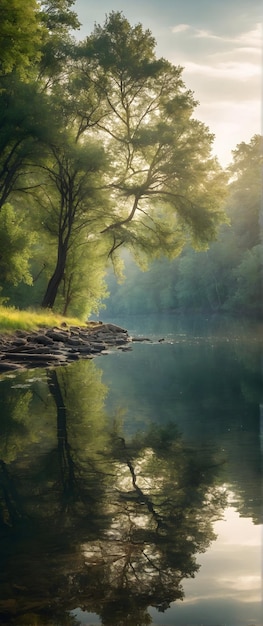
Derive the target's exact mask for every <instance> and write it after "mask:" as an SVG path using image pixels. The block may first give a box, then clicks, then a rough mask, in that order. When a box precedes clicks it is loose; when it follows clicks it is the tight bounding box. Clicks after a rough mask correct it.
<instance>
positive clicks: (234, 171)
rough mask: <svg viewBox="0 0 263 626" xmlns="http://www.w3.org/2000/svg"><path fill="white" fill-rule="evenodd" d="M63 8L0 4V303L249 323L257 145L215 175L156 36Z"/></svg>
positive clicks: (256, 140) (66, 1) (256, 248)
mask: <svg viewBox="0 0 263 626" xmlns="http://www.w3.org/2000/svg"><path fill="white" fill-rule="evenodd" d="M73 5H74V1H73V0H42V1H41V2H39V3H37V2H35V0H27V2H26V3H24V2H23V0H2V2H1V7H0V18H1V19H0V110H1V120H0V302H1V303H4V304H7V305H8V306H15V307H17V308H29V307H31V308H32V307H34V308H37V307H45V308H51V309H54V310H56V311H59V312H61V313H63V314H64V315H66V314H77V315H78V316H81V317H83V318H85V317H86V316H89V315H90V314H91V313H92V312H97V311H99V309H100V306H101V303H102V302H103V301H104V300H105V298H106V296H107V294H108V293H109V292H110V293H111V298H110V299H109V305H108V310H112V311H113V312H114V313H115V312H121V311H125V312H145V311H147V312H148V311H149V310H154V311H163V310H166V311H167V310H188V309H190V310H199V311H200V310H207V311H218V310H220V311H221V310H228V311H229V310H230V311H232V310H236V309H237V310H239V311H240V310H242V311H243V312H245V313H248V314H251V313H252V314H259V313H260V310H261V308H262V301H261V291H262V290H261V282H260V281H261V271H260V267H261V263H262V260H261V256H260V225H259V220H260V202H261V198H260V168H261V163H262V144H261V137H260V136H254V137H253V138H252V139H251V141H250V143H249V144H246V143H244V142H243V143H241V144H239V145H238V146H237V148H236V150H234V152H233V163H232V165H231V166H230V167H229V168H228V170H227V171H224V170H223V169H222V167H221V166H220V164H219V163H218V160H217V159H216V158H214V157H213V156H212V147H213V135H212V134H211V132H210V130H209V129H208V128H207V127H206V126H205V125H204V124H203V123H201V122H200V121H198V120H197V119H196V118H195V115H194V114H195V108H196V106H197V102H196V100H195V98H194V94H193V93H192V92H191V91H190V90H188V89H187V87H186V86H185V84H184V81H183V78H182V68H181V67H179V66H174V65H172V64H171V63H169V62H168V61H167V60H165V59H163V58H157V57H156V54H155V40H154V38H153V36H152V34H151V32H150V31H149V30H144V29H143V27H142V25H141V24H137V25H136V26H131V25H130V24H129V22H128V21H127V19H126V18H125V16H124V15H123V14H122V13H120V12H112V13H110V14H109V15H108V16H107V17H106V19H105V23H104V25H102V26H101V25H99V24H95V26H94V30H93V31H92V33H91V34H90V35H89V36H88V37H87V38H86V39H85V40H83V41H80V40H79V38H78V37H77V36H76V33H77V32H78V29H79V27H80V23H79V20H78V16H77V14H76V12H75V11H74V10H73ZM125 259H128V265H127V269H126V275H127V280H126V283H124V285H122V286H121V285H119V284H118V282H117V281H116V279H115V276H117V277H118V280H120V279H121V275H122V266H123V263H124V260H125ZM147 266H148V272H147V274H146V273H145V272H142V271H141V270H142V269H146V267H147ZM137 267H138V268H140V269H137ZM110 268H113V269H110ZM124 274H125V271H124ZM146 285H147V287H146Z"/></svg>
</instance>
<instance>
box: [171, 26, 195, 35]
mask: <svg viewBox="0 0 263 626" xmlns="http://www.w3.org/2000/svg"><path fill="white" fill-rule="evenodd" d="M190 29H191V26H189V24H178V26H173V28H172V33H185V31H187V30H190Z"/></svg>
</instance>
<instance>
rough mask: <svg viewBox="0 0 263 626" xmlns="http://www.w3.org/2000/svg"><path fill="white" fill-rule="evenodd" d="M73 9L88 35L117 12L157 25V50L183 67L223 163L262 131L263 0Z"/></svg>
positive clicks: (115, 2) (89, 0) (155, 0)
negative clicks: (95, 26)
mask: <svg viewBox="0 0 263 626" xmlns="http://www.w3.org/2000/svg"><path fill="white" fill-rule="evenodd" d="M74 10H75V11H76V13H77V14H78V17H79V20H80V22H81V24H82V27H81V29H80V33H79V35H78V37H80V38H81V39H84V38H85V36H86V35H88V34H89V33H90V32H91V31H92V30H93V27H94V24H95V22H96V23H98V24H101V25H103V24H104V22H105V17H106V15H107V14H109V13H110V12H111V11H122V12H123V14H124V16H125V17H126V18H127V19H128V20H129V22H130V23H131V24H132V25H134V24H137V23H138V22H140V23H142V25H143V26H144V27H145V28H148V29H150V31H151V32H152V34H153V36H154V38H155V40H156V54H157V56H158V57H165V58H166V59H168V60H169V61H170V62H171V63H173V64H174V65H180V66H182V67H183V68H184V70H183V80H184V83H185V85H186V87H187V89H191V90H192V91H193V92H194V96H195V99H196V100H198V102H199V105H198V107H197V108H196V110H195V117H196V118H197V119H199V120H200V121H202V122H204V123H205V124H206V125H207V126H208V127H209V129H210V131H211V132H212V133H213V134H214V135H215V140H214V146H213V152H214V154H215V155H216V156H217V157H218V159H219V161H220V163H221V165H222V166H223V167H226V166H227V165H228V164H229V163H230V162H231V160H232V150H235V148H236V147H237V145H238V144H239V143H241V142H242V141H245V142H246V143H248V142H249V141H250V139H251V138H252V137H253V135H254V134H255V133H262V122H261V117H262V115H261V98H262V17H263V2H262V1H261V0H76V1H75V5H74Z"/></svg>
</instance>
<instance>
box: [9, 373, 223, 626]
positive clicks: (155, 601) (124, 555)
mask: <svg viewBox="0 0 263 626" xmlns="http://www.w3.org/2000/svg"><path fill="white" fill-rule="evenodd" d="M106 392H107V389H106V388H105V386H104V385H103V384H102V382H101V377H100V372H99V371H98V370H97V369H96V368H95V366H94V364H93V363H92V362H89V361H88V362H87V361H85V362H81V363H78V364H74V365H72V366H70V367H65V368H60V369H56V370H50V371H48V372H47V375H46V382H45V381H43V380H42V382H41V385H40V387H39V386H38V385H37V383H36V384H35V385H34V384H33V385H32V387H31V394H32V396H30V398H29V395H28V394H29V391H28V388H27V387H26V385H25V389H23V390H21V389H19V393H17V394H16V395H15V394H14V397H16V398H17V402H19V403H20V405H21V402H23V394H24V413H23V417H21V414H20V415H19V418H18V413H17V406H16V402H15V401H13V409H12V411H11V413H12V414H11V413H10V415H9V416H8V419H6V427H5V437H4V441H5V445H4V446H3V445H2V447H1V456H2V458H1V465H0V474H1V540H2V545H3V546H4V548H3V551H2V552H3V563H2V567H1V573H0V588H1V600H0V613H1V616H2V623H5V624H13V625H14V626H22V625H24V624H25V625H26V624H28V625H31V624H32V625H33V624H34V625H35V626H40V625H44V624H50V625H51V624H56V625H58V624H61V625H62V624H63V626H65V625H67V624H68V625H73V624H78V623H79V622H78V619H77V618H76V617H73V616H72V614H71V613H70V611H73V610H74V609H76V607H79V608H81V609H82V610H83V611H88V612H93V613H97V614H98V615H100V617H101V620H102V624H104V625H105V626H106V625H107V626H111V625H112V626H113V625H114V626H122V625H125V626H129V625H132V626H134V625H135V624H138V625H143V624H150V623H151V618H150V616H149V613H148V612H147V607H149V606H153V607H156V608H157V609H158V610H160V611H165V610H166V608H167V607H169V605H170V603H171V602H172V601H175V600H178V599H182V598H183V587H182V580H183V579H184V578H187V577H194V576H195V574H196V572H197V571H198V564H197V562H196V555H197V554H198V553H200V552H203V551H205V550H206V549H207V547H208V546H209V544H210V542H211V541H212V540H213V539H214V535H213V530H212V523H213V521H214V520H216V519H218V518H219V517H220V516H221V513H222V510H223V508H224V506H225V504H226V502H225V493H224V490H223V489H222V487H221V486H220V481H219V479H218V475H219V471H220V459H219V457H218V458H217V455H216V453H215V451H213V452H212V451H211V450H210V449H209V448H202V449H201V448H200V447H199V448H198V449H196V448H195V447H193V446H190V445H189V444H187V443H186V442H184V440H183V438H182V437H181V435H180V433H179V432H178V430H177V428H176V427H175V426H174V425H172V424H170V425H165V426H164V427H159V426H156V425H155V426H150V427H148V430H147V432H143V433H138V434H137V435H133V436H132V437H131V438H129V439H127V438H125V436H124V434H123V431H122V426H121V421H120V420H118V419H116V420H115V421H111V420H110V419H109V418H108V416H107V415H106V413H105V409H104V399H105V394H106ZM21 398H22V400H21ZM29 400H30V401H29ZM9 408H10V407H9ZM36 415H38V419H40V418H41V416H42V418H43V420H44V421H45V428H44V427H43V426H42V430H41V431H39V432H36V429H35V427H34V420H35V419H36ZM43 423H44V422H43ZM9 427H10V428H9ZM33 435H34V436H33ZM16 437H17V440H18V439H19V445H18V444H17V445H16ZM21 438H22V441H21ZM9 444H10V446H11V447H12V453H11V451H10V446H9Z"/></svg>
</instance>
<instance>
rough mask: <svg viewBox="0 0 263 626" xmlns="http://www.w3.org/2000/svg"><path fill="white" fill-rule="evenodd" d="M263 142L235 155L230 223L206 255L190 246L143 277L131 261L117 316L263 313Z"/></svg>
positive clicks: (115, 302)
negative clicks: (224, 312) (237, 312)
mask: <svg viewBox="0 0 263 626" xmlns="http://www.w3.org/2000/svg"><path fill="white" fill-rule="evenodd" d="M261 164H262V138H261V137H260V136H255V137H253V138H252V139H251V142H250V143H249V144H245V143H242V144H240V146H238V147H237V150H235V151H234V161H233V165H232V166H231V167H230V168H229V170H230V174H231V177H232V179H231V182H230V183H229V188H228V195H227V198H226V201H225V211H226V215H227V219H228V224H223V225H222V226H221V228H220V230H219V233H218V237H217V241H215V242H212V243H211V244H210V247H209V249H208V250H206V251H198V252H197V251H193V250H192V249H191V248H190V247H186V248H185V249H184V251H183V253H182V254H181V255H180V257H179V258H178V259H175V260H173V261H171V262H170V263H165V261H164V259H163V258H161V259H160V260H158V261H155V263H152V264H151V265H150V268H149V271H148V273H147V274H143V275H141V274H140V272H139V271H138V270H137V269H136V268H135V267H134V265H133V264H132V263H131V259H127V258H126V262H127V267H126V274H127V284H128V286H127V287H126V286H125V285H124V286H117V285H115V284H114V282H113V283H112V279H109V280H110V283H109V284H110V288H111V284H112V289H113V297H112V298H110V299H109V301H108V305H107V306H108V310H109V311H110V312H111V313H115V314H118V313H119V312H126V313H128V312H130V313H135V312H136V313H145V312H150V311H152V312H154V311H165V310H166V311H167V310H177V311H188V312H192V311H194V312H201V311H202V312H206V313H214V312H220V311H227V312H234V311H239V312H240V311H242V313H244V314H246V315H257V316H259V315H261V313H262V304H263V303H262V256H261V255H262V252H261V248H262V243H261V225H260V212H261Z"/></svg>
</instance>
